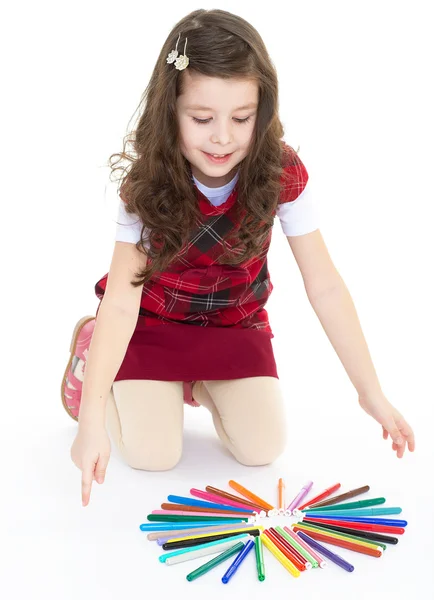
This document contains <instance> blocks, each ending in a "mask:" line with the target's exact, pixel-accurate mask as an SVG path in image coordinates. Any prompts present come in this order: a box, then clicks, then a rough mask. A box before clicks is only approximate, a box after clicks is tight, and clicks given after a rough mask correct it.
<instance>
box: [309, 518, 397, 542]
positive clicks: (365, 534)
mask: <svg viewBox="0 0 434 600" xmlns="http://www.w3.org/2000/svg"><path fill="white" fill-rule="evenodd" d="M303 523H305V524H306V525H314V526H315V527H317V528H319V529H324V530H326V531H336V532H338V533H342V534H343V535H347V534H349V535H355V536H357V537H359V538H366V539H367V540H372V541H374V542H375V541H377V542H383V543H384V544H397V543H398V538H396V537H391V536H389V535H382V534H381V533H374V532H370V531H361V530H360V529H352V528H349V527H340V526H339V525H329V524H324V525H323V524H322V523H318V522H315V521H313V522H312V521H303Z"/></svg>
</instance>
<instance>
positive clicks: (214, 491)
mask: <svg viewBox="0 0 434 600" xmlns="http://www.w3.org/2000/svg"><path fill="white" fill-rule="evenodd" d="M205 489H206V491H207V492H208V494H212V495H215V496H216V497H220V498H222V499H224V500H225V501H226V502H229V501H232V502H234V503H241V504H242V505H243V506H250V507H251V508H253V510H256V511H257V510H259V511H260V512H263V515H261V517H262V516H263V517H265V511H264V509H263V508H262V506H259V504H255V503H254V502H250V501H249V500H245V499H244V498H241V497H240V496H235V494H229V492H225V491H224V490H220V489H219V488H215V487H213V486H212V485H207V486H205Z"/></svg>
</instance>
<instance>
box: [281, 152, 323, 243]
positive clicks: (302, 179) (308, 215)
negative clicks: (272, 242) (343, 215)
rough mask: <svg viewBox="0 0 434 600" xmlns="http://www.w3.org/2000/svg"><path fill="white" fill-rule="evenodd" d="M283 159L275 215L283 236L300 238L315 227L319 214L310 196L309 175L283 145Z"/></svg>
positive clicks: (318, 222)
mask: <svg viewBox="0 0 434 600" xmlns="http://www.w3.org/2000/svg"><path fill="white" fill-rule="evenodd" d="M284 157H285V162H284V167H283V174H282V178H281V184H282V191H281V194H280V198H279V204H278V206H277V210H276V216H277V217H279V220H280V224H281V227H282V231H283V233H284V234H285V235H287V236H296V235H304V234H306V233H310V232H312V231H315V230H316V229H318V228H319V226H320V215H319V211H318V208H317V206H316V204H315V198H314V194H313V193H312V189H311V182H310V180H309V174H308V172H307V169H306V167H305V165H304V164H303V162H302V160H301V158H300V157H299V156H298V154H297V153H296V152H295V150H293V149H292V148H291V147H290V146H287V145H285V154H284Z"/></svg>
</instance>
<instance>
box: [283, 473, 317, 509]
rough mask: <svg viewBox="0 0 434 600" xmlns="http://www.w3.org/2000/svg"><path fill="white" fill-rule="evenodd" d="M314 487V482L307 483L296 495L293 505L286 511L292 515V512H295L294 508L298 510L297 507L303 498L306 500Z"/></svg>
mask: <svg viewBox="0 0 434 600" xmlns="http://www.w3.org/2000/svg"><path fill="white" fill-rule="evenodd" d="M312 486H313V481H308V482H307V483H306V485H304V486H303V487H302V488H301V490H300V492H299V493H298V494H297V495H296V497H295V498H294V500H293V501H292V502H291V504H290V505H289V506H288V508H287V509H286V510H287V511H288V512H289V514H291V513H292V511H293V510H294V508H297V506H298V505H299V504H300V503H301V501H302V500H303V498H305V497H306V496H307V494H308V493H309V492H310V489H311V487H312Z"/></svg>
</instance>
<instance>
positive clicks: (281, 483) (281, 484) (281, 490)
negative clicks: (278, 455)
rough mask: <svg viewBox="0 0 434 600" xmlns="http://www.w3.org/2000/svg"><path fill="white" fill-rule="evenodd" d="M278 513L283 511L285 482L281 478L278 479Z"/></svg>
mask: <svg viewBox="0 0 434 600" xmlns="http://www.w3.org/2000/svg"><path fill="white" fill-rule="evenodd" d="M278 489H279V512H284V511H285V482H284V481H283V479H282V478H280V479H279V485H278Z"/></svg>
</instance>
